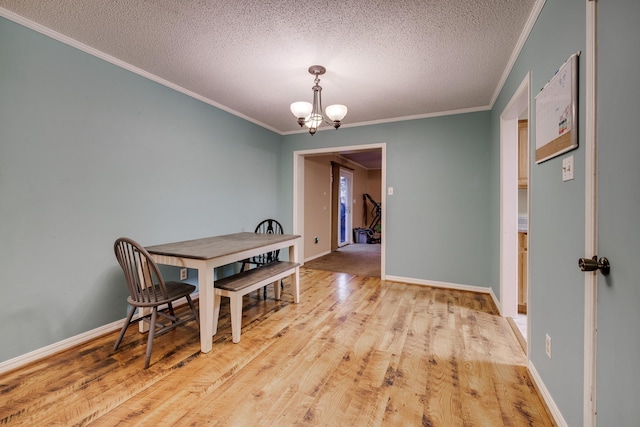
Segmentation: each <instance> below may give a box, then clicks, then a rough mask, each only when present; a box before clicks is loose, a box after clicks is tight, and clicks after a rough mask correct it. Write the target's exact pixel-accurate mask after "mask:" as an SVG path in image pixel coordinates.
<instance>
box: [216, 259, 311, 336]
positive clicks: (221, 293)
mask: <svg viewBox="0 0 640 427" xmlns="http://www.w3.org/2000/svg"><path fill="white" fill-rule="evenodd" d="M299 267H300V264H299V263H297V262H287V261H274V262H271V263H269V264H266V265H263V266H260V267H257V268H253V269H251V270H247V271H242V272H240V273H238V274H234V275H233V276H229V277H225V278H223V279H220V280H216V281H215V283H214V302H213V334H214V335H215V334H216V332H217V330H218V317H219V315H220V302H221V299H222V297H228V298H229V301H230V302H229V304H230V308H231V335H232V338H233V342H234V343H237V342H239V341H240V331H241V329H242V297H243V296H245V295H246V294H248V293H250V292H253V291H255V290H258V289H260V288H262V287H264V286H266V285H269V284H271V283H273V284H274V287H273V288H274V291H275V296H276V299H278V300H279V299H280V286H279V285H280V283H279V282H280V280H281V279H283V278H285V277H287V276H291V275H293V274H295V275H297V274H298V269H299ZM292 282H294V283H296V284H297V280H295V281H292ZM294 295H297V290H294Z"/></svg>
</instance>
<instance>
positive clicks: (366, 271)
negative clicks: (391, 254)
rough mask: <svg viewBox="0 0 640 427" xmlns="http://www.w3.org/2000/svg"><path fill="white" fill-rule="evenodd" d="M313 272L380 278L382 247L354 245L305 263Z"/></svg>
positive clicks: (363, 244) (362, 244)
mask: <svg viewBox="0 0 640 427" xmlns="http://www.w3.org/2000/svg"><path fill="white" fill-rule="evenodd" d="M304 266H305V267H306V268H311V269H313V270H325V271H335V272H338V273H351V274H357V275H358V276H368V277H380V245H376V244H371V245H370V244H366V243H353V244H350V245H347V246H343V247H342V248H339V249H338V250H337V251H334V252H331V253H330V254H327V255H325V256H322V257H320V258H316V259H314V260H311V261H308V262H305V263H304Z"/></svg>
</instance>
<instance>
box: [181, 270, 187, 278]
mask: <svg viewBox="0 0 640 427" xmlns="http://www.w3.org/2000/svg"><path fill="white" fill-rule="evenodd" d="M180 280H187V269H186V268H181V269H180Z"/></svg>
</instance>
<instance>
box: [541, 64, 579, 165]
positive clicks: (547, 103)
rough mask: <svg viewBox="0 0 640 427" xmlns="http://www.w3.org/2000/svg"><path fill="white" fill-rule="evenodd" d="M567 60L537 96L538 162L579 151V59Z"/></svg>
mask: <svg viewBox="0 0 640 427" xmlns="http://www.w3.org/2000/svg"><path fill="white" fill-rule="evenodd" d="M579 55H580V53H579V52H578V53H575V54H573V55H571V56H570V57H569V59H567V60H566V61H565V63H564V64H562V66H561V67H560V68H559V69H558V71H557V72H556V74H555V75H554V76H553V78H552V79H551V80H549V82H548V83H547V84H546V85H545V86H544V87H543V88H542V90H541V91H540V93H539V94H538V95H537V96H536V153H535V154H536V163H537V164H540V163H542V162H544V161H546V160H549V159H551V158H553V157H556V156H559V155H560V154H563V153H566V152H567V151H571V150H574V149H576V148H578V107H577V105H578V104H577V99H578V56H579Z"/></svg>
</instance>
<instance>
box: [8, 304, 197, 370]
mask: <svg viewBox="0 0 640 427" xmlns="http://www.w3.org/2000/svg"><path fill="white" fill-rule="evenodd" d="M191 299H193V300H194V301H196V300H197V299H198V292H194V293H193V294H192V295H191ZM186 303H187V300H186V298H181V299H179V300H177V301H176V302H175V303H174V304H173V306H174V307H179V306H181V305H183V304H186ZM160 308H163V307H162V306H161V307H160ZM125 320H126V318H122V319H120V320H116V321H115V322H112V323H109V324H107V325H104V326H100V327H98V328H96V329H92V330H90V331H87V332H83V333H81V334H79V335H76V336H73V337H70V338H67V339H65V340H62V341H58V342H56V343H53V344H51V345H48V346H46V347H42V348H39V349H37V350H34V351H31V352H29V353H26V354H22V355H20V356H18V357H14V358H13V359H9V360H6V361H4V362H2V363H0V374H2V373H4V372H9V371H11V370H13V369H16V368H20V367H22V366H24V365H27V364H29V363H31V362H35V361H37V360H40V359H43V358H45V357H47V356H51V355H52V354H55V353H59V352H61V351H64V350H68V349H70V348H72V347H74V346H76V345H80V344H82V343H85V342H87V341H90V340H92V339H94V338H98V337H100V336H102V335H104V334H108V333H110V332H113V331H117V330H119V329H120V328H122V325H123V324H124V321H125Z"/></svg>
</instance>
